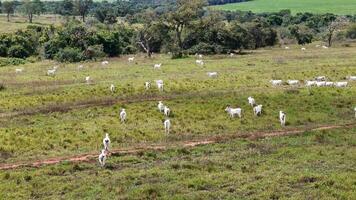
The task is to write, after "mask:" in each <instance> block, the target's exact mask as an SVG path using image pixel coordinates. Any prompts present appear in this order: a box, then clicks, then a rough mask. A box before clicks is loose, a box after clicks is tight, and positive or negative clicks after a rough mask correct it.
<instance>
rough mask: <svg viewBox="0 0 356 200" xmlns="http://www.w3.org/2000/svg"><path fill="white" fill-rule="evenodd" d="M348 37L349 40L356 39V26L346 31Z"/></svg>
mask: <svg viewBox="0 0 356 200" xmlns="http://www.w3.org/2000/svg"><path fill="white" fill-rule="evenodd" d="M346 37H347V38H349V39H356V24H353V25H351V26H350V27H349V28H348V29H347V30H346Z"/></svg>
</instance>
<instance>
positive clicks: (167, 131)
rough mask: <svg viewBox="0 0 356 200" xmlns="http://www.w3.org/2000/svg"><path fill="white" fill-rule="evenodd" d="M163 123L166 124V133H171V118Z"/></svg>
mask: <svg viewBox="0 0 356 200" xmlns="http://www.w3.org/2000/svg"><path fill="white" fill-rule="evenodd" d="M163 125H164V131H165V133H166V134H169V131H170V129H171V121H170V120H169V119H166V120H164V122H163Z"/></svg>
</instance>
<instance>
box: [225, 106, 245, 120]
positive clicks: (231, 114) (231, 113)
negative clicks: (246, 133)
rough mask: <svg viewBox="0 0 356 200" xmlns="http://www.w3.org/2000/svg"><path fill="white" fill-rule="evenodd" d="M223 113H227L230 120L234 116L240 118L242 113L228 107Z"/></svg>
mask: <svg viewBox="0 0 356 200" xmlns="http://www.w3.org/2000/svg"><path fill="white" fill-rule="evenodd" d="M225 111H226V112H227V113H229V115H230V117H231V118H233V117H235V115H237V116H239V118H241V112H242V109H241V108H231V107H230V106H228V107H226V108H225Z"/></svg>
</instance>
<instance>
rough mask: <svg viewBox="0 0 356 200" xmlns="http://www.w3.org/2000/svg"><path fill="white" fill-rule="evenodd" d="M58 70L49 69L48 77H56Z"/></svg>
mask: <svg viewBox="0 0 356 200" xmlns="http://www.w3.org/2000/svg"><path fill="white" fill-rule="evenodd" d="M56 71H57V70H56V69H49V70H47V76H54V75H56Z"/></svg>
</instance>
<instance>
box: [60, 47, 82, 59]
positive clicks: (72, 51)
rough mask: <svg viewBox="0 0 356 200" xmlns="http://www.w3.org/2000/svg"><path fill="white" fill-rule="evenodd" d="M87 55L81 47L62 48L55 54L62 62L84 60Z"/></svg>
mask: <svg viewBox="0 0 356 200" xmlns="http://www.w3.org/2000/svg"><path fill="white" fill-rule="evenodd" d="M84 58H85V56H84V55H83V52H82V50H81V49H79V48H73V47H65V48H64V49H60V50H59V51H58V53H56V55H55V59H56V60H58V61H60V62H80V61H82V60H84Z"/></svg>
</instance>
